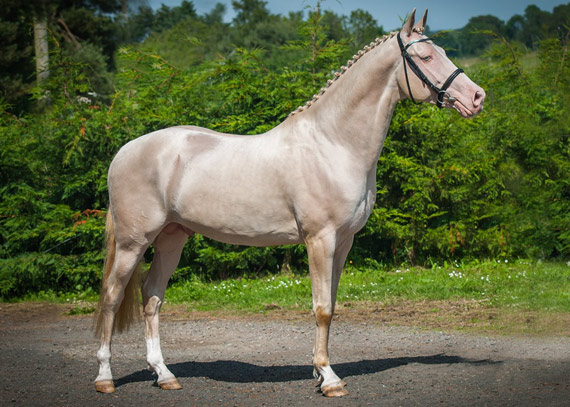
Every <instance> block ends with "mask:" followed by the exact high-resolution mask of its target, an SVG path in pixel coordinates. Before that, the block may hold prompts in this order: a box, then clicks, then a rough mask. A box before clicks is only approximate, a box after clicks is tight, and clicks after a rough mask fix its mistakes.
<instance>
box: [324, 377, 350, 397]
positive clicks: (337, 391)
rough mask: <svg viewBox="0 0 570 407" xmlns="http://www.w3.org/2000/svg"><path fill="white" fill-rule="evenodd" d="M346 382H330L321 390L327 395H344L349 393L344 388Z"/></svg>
mask: <svg viewBox="0 0 570 407" xmlns="http://www.w3.org/2000/svg"><path fill="white" fill-rule="evenodd" d="M344 386H345V383H344V381H342V382H341V383H337V384H330V385H328V386H325V387H321V392H322V393H323V396H325V397H342V396H346V395H347V394H348V390H346V389H345V388H344Z"/></svg>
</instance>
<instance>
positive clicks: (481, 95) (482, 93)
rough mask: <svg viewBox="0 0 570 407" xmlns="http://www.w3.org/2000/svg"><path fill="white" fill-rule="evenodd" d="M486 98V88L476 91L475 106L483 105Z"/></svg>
mask: <svg viewBox="0 0 570 407" xmlns="http://www.w3.org/2000/svg"><path fill="white" fill-rule="evenodd" d="M484 100H485V91H484V90H481V91H476V92H475V95H474V96H473V106H475V107H479V106H481V104H483V101H484Z"/></svg>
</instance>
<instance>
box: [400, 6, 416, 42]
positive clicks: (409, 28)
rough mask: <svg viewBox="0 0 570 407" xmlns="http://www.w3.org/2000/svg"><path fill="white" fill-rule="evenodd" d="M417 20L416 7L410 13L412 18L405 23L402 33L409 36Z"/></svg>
mask: <svg viewBox="0 0 570 407" xmlns="http://www.w3.org/2000/svg"><path fill="white" fill-rule="evenodd" d="M415 20H416V8H415V7H414V9H413V10H412V12H411V13H410V18H408V21H406V24H404V26H403V27H402V33H404V34H405V35H408V36H409V35H411V34H412V28H413V26H414V22H415Z"/></svg>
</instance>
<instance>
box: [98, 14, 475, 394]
mask: <svg viewBox="0 0 570 407" xmlns="http://www.w3.org/2000/svg"><path fill="white" fill-rule="evenodd" d="M414 15H415V10H414V11H413V12H412V14H411V16H410V18H409V20H408V21H407V23H406V24H405V25H404V27H403V29H402V30H401V31H400V32H399V33H398V32H395V33H392V34H390V35H388V36H385V37H384V38H381V39H377V40H376V41H375V42H372V43H371V44H370V45H369V46H366V47H365V48H364V50H362V51H360V52H359V53H358V55H355V56H354V58H353V59H352V60H350V61H348V63H347V66H346V67H342V69H341V71H340V72H339V73H337V74H336V75H335V77H334V80H331V81H329V82H328V84H327V86H326V87H325V88H323V89H322V90H321V92H320V94H319V95H315V96H314V98H313V100H312V101H310V102H308V103H307V104H306V105H305V106H303V107H300V108H299V109H297V110H296V111H295V112H293V113H292V114H291V115H290V117H289V118H287V119H286V120H285V121H284V122H283V123H281V124H280V125H278V126H277V127H275V128H274V129H272V130H270V131H268V132H267V133H265V134H259V135H255V136H239V135H228V134H221V133H217V132H215V131H211V130H207V129H203V128H199V127H192V126H181V127H172V128H167V129H164V130H160V131H156V132H154V133H151V134H147V135H145V136H142V137H140V138H138V139H136V140H133V141H131V142H129V143H128V144H126V145H125V146H124V147H123V148H121V150H120V151H119V152H118V154H117V156H116V157H115V159H114V160H113V162H112V163H111V167H110V169H109V178H108V184H109V199H110V206H109V212H108V217H107V233H108V246H107V247H108V254H107V263H106V271H105V275H104V279H103V287H102V291H101V301H100V306H99V318H98V333H99V334H100V340H101V341H100V346H99V350H98V352H97V359H98V362H99V375H98V376H97V378H96V380H95V386H96V389H97V390H98V391H101V392H106V393H109V392H113V391H114V390H115V388H114V385H113V379H112V375H111V368H110V358H111V336H112V333H113V330H114V328H118V329H119V330H120V329H122V328H124V327H126V326H127V325H128V323H129V322H130V320H131V319H132V317H133V315H134V313H136V312H137V308H138V294H137V292H136V291H135V290H136V289H137V283H138V278H137V277H135V276H136V275H137V273H135V269H136V267H137V264H138V263H139V262H140V261H141V258H142V256H143V254H144V252H145V250H146V249H147V248H148V247H149V245H150V244H153V245H154V250H155V255H154V259H153V261H152V265H151V268H150V271H149V272H148V275H147V276H146V279H145V280H144V284H143V286H142V297H143V307H144V319H145V322H146V336H145V337H146V343H147V361H148V365H149V368H150V369H151V370H152V371H153V372H154V373H156V375H157V380H158V385H159V386H160V387H161V388H162V389H178V388H180V385H179V383H178V381H177V380H176V378H175V377H174V375H173V374H172V373H171V372H170V371H169V370H168V368H167V367H166V365H165V363H164V360H163V357H162V352H161V348H160V339H159V333H158V320H159V317H158V314H159V310H160V307H161V304H162V302H163V298H164V292H165V289H166V285H167V282H168V280H169V278H170V276H171V274H172V273H173V271H174V269H175V267H176V265H177V263H178V261H179V259H180V255H181V252H182V248H183V246H184V244H185V242H186V240H187V238H188V236H190V235H192V234H193V233H200V234H202V235H204V236H207V237H210V238H212V239H216V240H219V241H221V242H226V243H232V244H238V245H255V246H267V245H282V244H292V243H304V244H305V245H306V246H307V251H308V256H309V271H310V275H311V282H312V294H313V311H314V314H315V316H316V322H317V328H316V340H315V346H314V357H313V365H314V375H315V377H316V378H317V379H318V381H319V384H320V388H321V390H322V393H323V394H324V395H325V396H342V395H345V394H347V391H346V390H345V383H344V381H342V380H341V379H340V378H339V377H338V376H337V375H336V374H335V373H334V372H333V369H332V368H331V366H330V364H329V354H328V338H329V327H330V323H331V319H332V317H333V312H334V307H335V301H336V293H337V287H338V282H339V278H340V275H341V271H342V268H343V265H344V262H345V259H346V256H347V253H348V251H349V250H350V248H351V246H352V241H353V237H354V234H355V233H356V232H358V231H359V230H360V229H361V228H362V227H363V225H364V224H365V222H366V220H367V219H368V216H369V215H370V211H371V210H372V207H373V206H374V200H375V196H376V164H377V162H378V156H379V155H380V152H381V150H382V145H383V143H384V139H385V137H386V133H387V131H388V126H389V124H390V120H391V117H392V113H393V111H394V107H395V106H396V103H397V102H398V101H399V100H402V99H405V98H409V97H413V99H415V100H418V101H422V102H430V103H437V99H438V94H437V93H436V92H440V95H439V98H440V99H441V105H442V106H443V107H450V108H453V109H455V110H457V111H458V112H459V113H460V114H461V115H462V116H464V117H471V116H474V115H476V114H477V113H479V112H480V111H481V109H482V108H483V100H484V98H485V92H484V91H483V89H481V88H480V87H479V86H477V85H476V84H475V83H473V82H472V81H471V80H470V79H469V78H468V77H467V76H466V75H464V74H463V75H460V73H461V72H460V71H457V70H456V67H455V66H454V65H453V63H452V62H451V61H450V60H449V59H448V58H447V57H446V55H445V52H444V51H443V50H442V49H441V48H439V47H438V46H436V45H435V44H433V43H432V42H431V41H427V39H426V37H425V36H424V35H423V29H424V27H425V25H426V16H427V10H426V14H424V16H423V18H422V20H421V21H420V22H419V23H418V24H417V25H415V26H414ZM398 39H400V42H401V44H399V41H398ZM401 47H404V48H401ZM406 55H407V58H408V59H407V60H406V57H405V56H406ZM403 56H404V57H403ZM410 60H411V61H412V62H410ZM412 63H415V65H416V68H418V70H419V72H417V70H414V69H411V68H412V65H411V64H412ZM408 71H410V72H408ZM421 73H423V74H425V78H428V79H429V80H428V82H431V85H435V87H433V86H431V85H429V84H428V83H427V82H425V80H424V79H420V78H421ZM452 73H453V75H454V76H453V78H451V76H452ZM446 79H451V82H452V83H450V84H447V85H448V88H447V90H443V91H441V89H439V88H438V86H439V87H442V88H445V87H446V86H443V85H442V84H445V82H450V81H449V80H447V81H446ZM428 85H429V86H428ZM434 89H436V90H434ZM412 95H413V96H412Z"/></svg>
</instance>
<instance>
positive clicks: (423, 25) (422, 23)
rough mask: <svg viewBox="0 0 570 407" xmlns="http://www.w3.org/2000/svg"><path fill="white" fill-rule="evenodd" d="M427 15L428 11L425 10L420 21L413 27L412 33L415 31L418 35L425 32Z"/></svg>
mask: <svg viewBox="0 0 570 407" xmlns="http://www.w3.org/2000/svg"><path fill="white" fill-rule="evenodd" d="M427 14H428V11H427V8H426V11H425V13H424V16H423V17H422V19H421V20H420V21H418V23H417V24H416V25H415V26H414V28H413V30H414V31H417V32H419V33H423V32H424V30H425V29H426V27H427Z"/></svg>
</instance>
